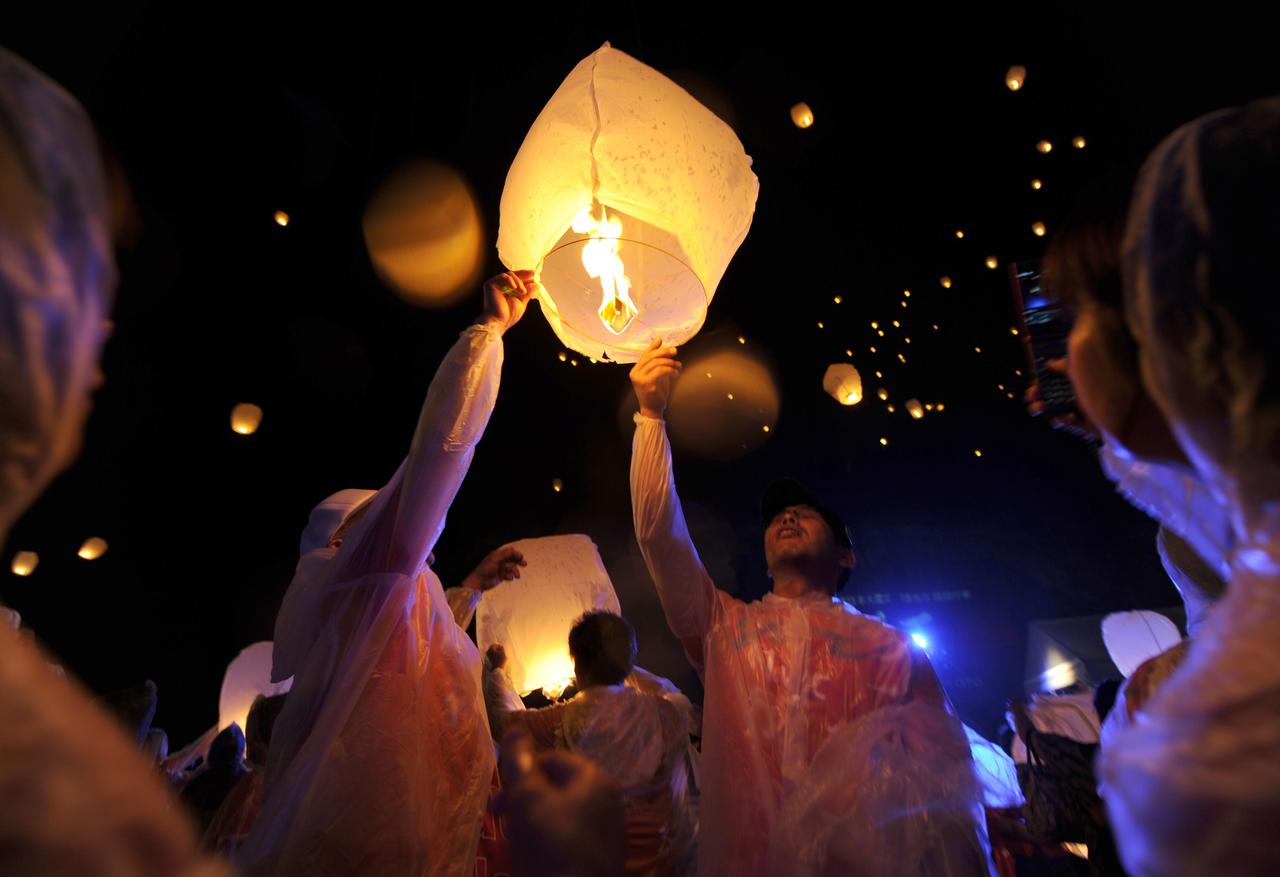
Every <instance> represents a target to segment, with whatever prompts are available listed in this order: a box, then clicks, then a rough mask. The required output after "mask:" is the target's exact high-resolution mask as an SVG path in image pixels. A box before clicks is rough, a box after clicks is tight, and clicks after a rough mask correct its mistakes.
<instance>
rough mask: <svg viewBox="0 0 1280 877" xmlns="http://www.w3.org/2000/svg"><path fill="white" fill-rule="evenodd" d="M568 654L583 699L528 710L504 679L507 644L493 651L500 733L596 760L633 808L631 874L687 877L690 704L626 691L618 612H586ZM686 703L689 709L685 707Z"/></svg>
mask: <svg viewBox="0 0 1280 877" xmlns="http://www.w3.org/2000/svg"><path fill="white" fill-rule="evenodd" d="M569 655H570V657H572V658H573V666H574V674H575V677H576V682H577V685H578V688H579V689H580V690H579V692H578V693H577V694H576V695H575V696H574V697H573V698H571V699H570V700H568V701H566V702H564V703H558V704H553V705H551V706H548V707H543V708H541V709H534V710H526V709H522V708H520V707H519V706H516V704H519V698H518V697H517V696H516V694H515V691H514V689H513V688H511V683H510V678H509V677H508V676H506V674H505V673H503V672H502V671H503V666H504V665H505V657H506V656H505V652H504V651H503V649H502V646H501V645H499V644H496V643H495V644H494V645H492V646H490V647H489V651H488V654H487V655H486V656H485V657H486V689H487V690H490V689H493V688H498V687H503V688H505V689H506V692H507V696H506V697H505V698H503V699H502V701H501V705H500V704H496V703H495V702H494V700H493V699H492V698H490V702H489V706H490V715H491V721H492V722H493V723H494V724H495V727H494V731H495V733H497V734H499V735H501V734H503V733H505V732H507V731H511V730H512V729H522V730H524V731H526V732H528V733H529V734H530V735H531V738H532V741H533V745H534V746H535V747H536V748H538V749H542V750H551V749H557V750H561V751H566V752H574V753H577V754H580V755H585V756H587V757H589V758H591V759H593V760H595V761H596V762H597V763H598V764H599V765H600V767H602V768H603V769H604V771H605V772H606V773H607V774H609V775H610V776H611V777H613V779H615V780H616V781H617V782H618V784H619V785H620V786H621V788H622V792H623V798H624V801H625V803H626V807H627V818H626V866H625V872H626V873H627V874H629V875H642V874H664V875H665V874H683V873H686V872H687V871H688V870H689V869H690V868H691V867H692V865H693V835H694V825H693V815H692V812H691V810H690V808H689V806H688V800H687V795H688V782H689V777H688V771H687V769H686V768H687V762H686V760H685V752H686V750H687V747H688V741H689V737H688V727H689V716H688V711H687V701H683V699H679V700H678V699H676V698H671V697H666V696H663V695H661V694H652V693H646V692H642V691H639V690H637V689H635V688H633V687H631V686H629V685H628V684H627V679H628V677H629V676H630V675H631V673H632V671H633V670H634V668H635V660H636V632H635V629H634V628H632V626H631V625H630V623H628V622H627V620H626V619H625V618H623V617H622V616H620V615H616V614H614V613H612V612H604V611H595V612H588V613H586V614H585V615H583V616H581V617H580V618H579V619H578V620H577V621H576V622H574V625H573V628H572V629H571V630H570V631H569ZM682 701H683V702H682Z"/></svg>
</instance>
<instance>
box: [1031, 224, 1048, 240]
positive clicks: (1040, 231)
mask: <svg viewBox="0 0 1280 877" xmlns="http://www.w3.org/2000/svg"><path fill="white" fill-rule="evenodd" d="M1045 230H1046V229H1045V227H1044V223H1043V222H1033V223H1031V233H1032V234H1033V235H1035V236H1036V237H1038V238H1042V237H1044V233H1045Z"/></svg>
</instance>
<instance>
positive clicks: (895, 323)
mask: <svg viewBox="0 0 1280 877" xmlns="http://www.w3.org/2000/svg"><path fill="white" fill-rule="evenodd" d="M893 328H895V329H901V328H902V324H901V323H899V322H898V321H897V320H894V321H893Z"/></svg>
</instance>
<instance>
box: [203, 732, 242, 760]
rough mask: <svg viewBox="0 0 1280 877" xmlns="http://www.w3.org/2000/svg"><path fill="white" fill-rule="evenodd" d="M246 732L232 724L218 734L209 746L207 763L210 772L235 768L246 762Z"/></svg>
mask: <svg viewBox="0 0 1280 877" xmlns="http://www.w3.org/2000/svg"><path fill="white" fill-rule="evenodd" d="M244 749H245V742H244V732H243V731H241V730H240V726H239V725H237V724H236V723H235V722H232V723H231V724H230V725H227V727H225V728H223V729H222V730H221V731H219V732H218V736H216V737H214V738H213V742H212V743H211V744H209V757H208V759H207V761H206V763H207V764H208V765H209V769H210V770H215V769H219V768H221V769H226V768H234V767H236V766H238V765H239V764H241V763H242V762H243V761H244Z"/></svg>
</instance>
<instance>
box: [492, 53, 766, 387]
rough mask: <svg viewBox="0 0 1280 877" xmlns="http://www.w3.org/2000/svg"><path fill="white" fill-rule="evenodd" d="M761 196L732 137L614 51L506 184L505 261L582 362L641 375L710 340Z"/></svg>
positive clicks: (586, 70) (546, 116)
mask: <svg viewBox="0 0 1280 877" xmlns="http://www.w3.org/2000/svg"><path fill="white" fill-rule="evenodd" d="M758 189H759V185H758V183H757V180H756V178H755V175H754V174H753V173H752V172H751V159H750V158H749V157H748V156H747V154H746V153H745V152H744V151H743V148H742V144H741V143H740V142H739V140H738V138H737V136H736V135H735V134H734V133H733V131H732V130H731V129H730V128H729V127H728V126H727V125H726V124H725V123H724V122H722V121H721V120H720V119H719V118H718V117H717V116H716V115H715V114H714V113H712V112H711V111H710V110H708V109H707V108H706V107H704V106H703V105H702V104H700V103H698V102H697V101H696V100H694V99H693V98H692V97H691V96H690V95H689V94H688V93H687V92H686V91H684V89H682V88H680V87H679V86H678V85H676V84H675V83H674V82H672V81H671V80H670V79H668V78H667V77H665V76H663V75H662V74H660V73H658V72H657V71H656V70H654V69H653V68H651V67H648V66H646V65H644V64H642V63H640V62H639V61H637V60H635V59H634V58H631V57H629V56H628V55H626V54H624V53H622V52H619V51H617V50H616V49H613V48H611V47H610V46H609V45H608V44H607V43H606V44H605V45H604V46H603V47H602V48H601V49H599V50H598V51H596V52H594V53H593V54H592V55H590V56H589V57H587V58H586V59H584V60H583V61H582V62H581V63H579V64H578V65H577V67H575V68H574V69H573V71H572V72H571V73H570V74H569V76H568V77H567V78H566V79H565V80H564V82H563V83H561V85H560V87H559V89H557V90H556V93H555V94H554V95H553V96H552V97H551V100H550V101H549V102H548V103H547V105H546V106H545V107H544V108H543V110H542V112H541V113H540V114H539V115H538V118H537V119H536V120H535V121H534V123H533V126H532V127H531V128H530V130H529V133H528V135H526V137H525V140H524V143H523V144H522V145H521V147H520V151H519V153H517V155H516V157H515V161H514V162H513V163H512V165H511V169H510V171H508V173H507V179H506V185H505V187H504V189H503V192H502V202H501V207H500V223H499V229H498V256H499V257H500V258H501V260H502V263H503V264H504V265H506V266H507V267H508V268H511V269H535V270H538V271H539V274H540V281H541V286H542V291H541V292H540V293H539V298H540V300H541V304H542V313H543V315H544V316H545V317H546V318H547V322H548V323H550V324H551V328H552V330H553V331H554V332H555V333H556V336H557V337H558V338H559V339H560V340H561V342H562V343H563V344H564V345H565V346H566V347H568V348H570V349H571V350H576V351H578V352H579V353H582V354H583V355H585V356H595V357H598V358H600V359H602V360H611V361H616V362H634V361H635V360H636V359H638V358H639V356H640V354H641V353H642V352H643V351H644V350H645V348H647V347H648V345H649V343H650V342H651V341H653V340H655V339H661V340H662V342H663V343H664V344H669V345H673V346H679V345H681V344H683V343H684V342H686V341H688V340H689V339H690V338H692V337H693V336H694V335H695V334H697V332H698V330H699V329H701V328H702V325H703V323H704V322H705V320H706V316H707V308H708V306H709V305H710V303H711V300H712V297H713V296H714V295H715V291H716V287H717V286H718V285H719V283H720V279H721V277H723V275H724V272H725V269H726V268H727V267H728V265H729V261H730V259H732V257H733V254H734V253H735V252H736V251H737V249H738V246H739V244H741V243H742V240H743V239H744V238H745V237H746V234H747V230H748V229H749V228H750V227H751V218H752V215H753V213H754V212H755V204H756V194H757V191H758Z"/></svg>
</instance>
